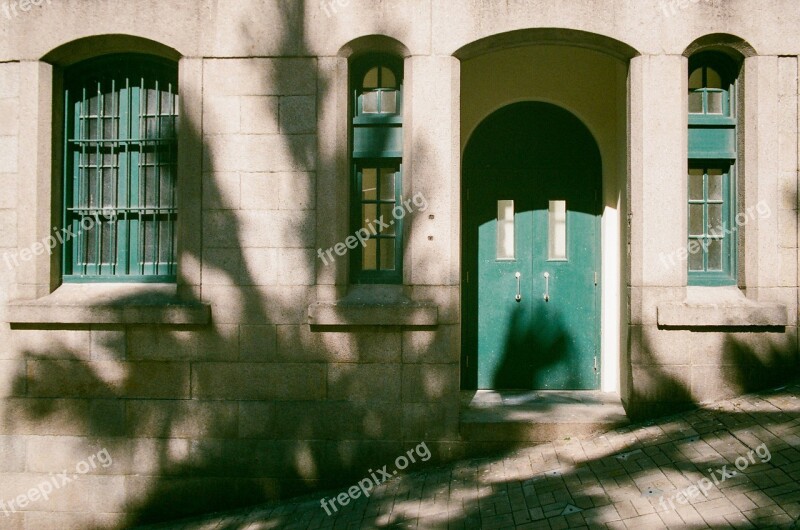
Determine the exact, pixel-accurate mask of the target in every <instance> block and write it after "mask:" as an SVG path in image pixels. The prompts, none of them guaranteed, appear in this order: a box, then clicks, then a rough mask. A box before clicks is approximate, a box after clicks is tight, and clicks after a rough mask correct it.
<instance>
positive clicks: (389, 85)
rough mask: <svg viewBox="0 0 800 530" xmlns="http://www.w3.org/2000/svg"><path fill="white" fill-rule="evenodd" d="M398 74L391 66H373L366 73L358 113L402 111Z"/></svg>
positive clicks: (394, 112) (360, 91)
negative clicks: (399, 99)
mask: <svg viewBox="0 0 800 530" xmlns="http://www.w3.org/2000/svg"><path fill="white" fill-rule="evenodd" d="M399 93H400V85H399V83H398V79H397V75H395V73H394V71H393V70H392V69H391V68H390V67H389V66H383V65H380V66H373V67H371V68H370V69H369V70H367V72H366V73H365V74H364V77H363V79H362V80H361V87H360V90H359V94H358V110H357V112H358V114H359V115H361V116H363V115H367V114H397V113H398V112H399V111H400V108H399V105H398V103H399V101H398V95H399Z"/></svg>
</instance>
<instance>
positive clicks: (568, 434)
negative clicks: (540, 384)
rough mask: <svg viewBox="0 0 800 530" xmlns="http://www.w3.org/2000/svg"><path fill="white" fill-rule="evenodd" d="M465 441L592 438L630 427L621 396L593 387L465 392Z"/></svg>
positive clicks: (509, 442) (462, 427)
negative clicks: (581, 388)
mask: <svg viewBox="0 0 800 530" xmlns="http://www.w3.org/2000/svg"><path fill="white" fill-rule="evenodd" d="M460 423H461V425H460V430H461V439H462V440H463V441H465V442H471V443H479V444H486V443H492V444H502V445H508V446H514V445H521V444H524V443H540V442H552V441H555V440H563V439H567V438H575V437H586V436H590V435H592V434H594V433H600V432H605V431H608V430H610V429H614V428H616V427H621V426H624V425H627V424H628V423H630V422H629V420H628V417H627V416H626V415H625V410H624V409H623V407H622V403H621V402H620V400H619V396H617V395H616V394H609V393H604V392H599V391H587V390H535V391H530V390H528V391H525V390H503V391H496V390H477V391H475V390H472V391H465V392H462V396H461V417H460Z"/></svg>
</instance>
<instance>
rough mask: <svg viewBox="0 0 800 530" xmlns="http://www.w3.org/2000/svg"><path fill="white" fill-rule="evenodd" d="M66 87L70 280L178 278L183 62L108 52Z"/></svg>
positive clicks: (81, 67) (82, 66)
mask: <svg viewBox="0 0 800 530" xmlns="http://www.w3.org/2000/svg"><path fill="white" fill-rule="evenodd" d="M64 87H65V91H64V109H65V112H64V114H65V116H64V188H63V189H64V208H63V211H64V218H63V223H64V227H63V230H62V232H63V233H64V253H63V259H64V262H63V272H64V281H72V282H75V281H115V282H120V281H140V282H142V281H145V282H148V281H174V280H175V277H176V258H175V248H176V231H175V228H176V227H175V223H176V219H177V210H176V183H177V174H176V169H177V136H176V131H177V126H178V68H177V65H176V64H175V63H174V62H171V61H168V60H164V59H160V58H156V57H150V56H146V55H139V54H117V55H108V56H103V57H100V58H97V59H91V60H88V61H84V62H82V63H79V64H77V65H75V66H72V67H70V68H69V69H67V70H66V71H65V74H64Z"/></svg>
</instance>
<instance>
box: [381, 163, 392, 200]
mask: <svg viewBox="0 0 800 530" xmlns="http://www.w3.org/2000/svg"><path fill="white" fill-rule="evenodd" d="M394 174H395V170H394V168H391V167H383V168H381V200H383V201H393V200H394Z"/></svg>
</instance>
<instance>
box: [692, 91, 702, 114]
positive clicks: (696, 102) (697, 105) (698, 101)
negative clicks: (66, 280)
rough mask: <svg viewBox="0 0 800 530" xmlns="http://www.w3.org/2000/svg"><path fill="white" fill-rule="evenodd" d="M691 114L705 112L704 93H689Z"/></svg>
mask: <svg viewBox="0 0 800 530" xmlns="http://www.w3.org/2000/svg"><path fill="white" fill-rule="evenodd" d="M689 112H690V113H692V114H700V113H702V112H703V93H702V92H689Z"/></svg>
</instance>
